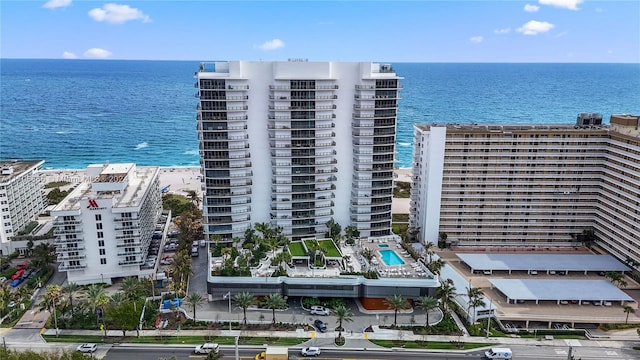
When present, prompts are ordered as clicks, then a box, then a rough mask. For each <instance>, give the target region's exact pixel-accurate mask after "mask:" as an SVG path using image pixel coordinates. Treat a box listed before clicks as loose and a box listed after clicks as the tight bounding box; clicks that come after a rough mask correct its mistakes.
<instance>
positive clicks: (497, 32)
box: [493, 28, 511, 35]
mask: <svg viewBox="0 0 640 360" xmlns="http://www.w3.org/2000/svg"><path fill="white" fill-rule="evenodd" d="M510 32H511V28H504V29H495V30H493V33H494V34H497V35H504V34H508V33H510Z"/></svg>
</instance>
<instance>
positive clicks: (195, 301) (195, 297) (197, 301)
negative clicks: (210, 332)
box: [184, 292, 205, 322]
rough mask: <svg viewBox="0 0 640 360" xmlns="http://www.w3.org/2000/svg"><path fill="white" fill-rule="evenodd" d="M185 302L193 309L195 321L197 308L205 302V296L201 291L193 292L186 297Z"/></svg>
mask: <svg viewBox="0 0 640 360" xmlns="http://www.w3.org/2000/svg"><path fill="white" fill-rule="evenodd" d="M184 302H185V303H186V304H187V305H190V306H191V308H192V309H193V321H194V322H195V321H196V308H197V307H199V306H200V305H202V304H203V303H204V302H205V299H204V296H202V295H201V294H200V293H197V292H192V293H191V294H189V295H187V297H185V298H184Z"/></svg>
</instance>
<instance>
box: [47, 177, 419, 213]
mask: <svg viewBox="0 0 640 360" xmlns="http://www.w3.org/2000/svg"><path fill="white" fill-rule="evenodd" d="M42 173H43V174H44V183H45V184H47V183H50V182H54V181H68V182H70V183H71V184H70V185H69V186H68V187H72V186H73V185H74V184H77V183H80V182H83V181H85V180H86V179H85V171H84V169H83V170H55V169H53V170H42ZM395 173H396V175H397V178H396V180H397V181H406V182H411V169H404V168H403V169H396V170H395ZM160 187H161V188H167V187H168V188H167V192H169V193H171V194H178V195H186V194H187V191H190V190H193V191H196V192H197V193H198V194H200V195H201V194H202V188H201V182H200V168H198V167H160ZM66 188H67V187H63V188H62V190H66ZM392 212H393V213H394V214H408V213H409V199H395V198H394V199H393V204H392Z"/></svg>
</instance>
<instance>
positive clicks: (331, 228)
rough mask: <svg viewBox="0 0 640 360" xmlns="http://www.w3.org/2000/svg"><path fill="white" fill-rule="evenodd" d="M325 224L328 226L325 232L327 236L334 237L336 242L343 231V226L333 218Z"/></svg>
mask: <svg viewBox="0 0 640 360" xmlns="http://www.w3.org/2000/svg"><path fill="white" fill-rule="evenodd" d="M324 225H325V226H326V227H327V231H326V232H325V233H324V236H325V237H326V238H330V239H333V241H334V242H335V241H336V240H337V239H338V237H339V236H340V232H341V231H342V226H340V224H338V223H337V222H336V221H335V220H333V218H331V219H329V221H327V222H326V223H324Z"/></svg>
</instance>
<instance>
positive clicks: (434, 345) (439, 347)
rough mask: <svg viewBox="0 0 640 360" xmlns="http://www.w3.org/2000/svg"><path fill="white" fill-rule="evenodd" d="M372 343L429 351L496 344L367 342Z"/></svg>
mask: <svg viewBox="0 0 640 360" xmlns="http://www.w3.org/2000/svg"><path fill="white" fill-rule="evenodd" d="M369 341H371V342H372V343H374V344H376V345H378V346H383V347H386V348H392V347H402V348H405V349H430V350H470V349H477V348H481V347H487V346H494V345H496V344H484V343H467V342H463V343H455V342H444V341H402V340H369Z"/></svg>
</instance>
